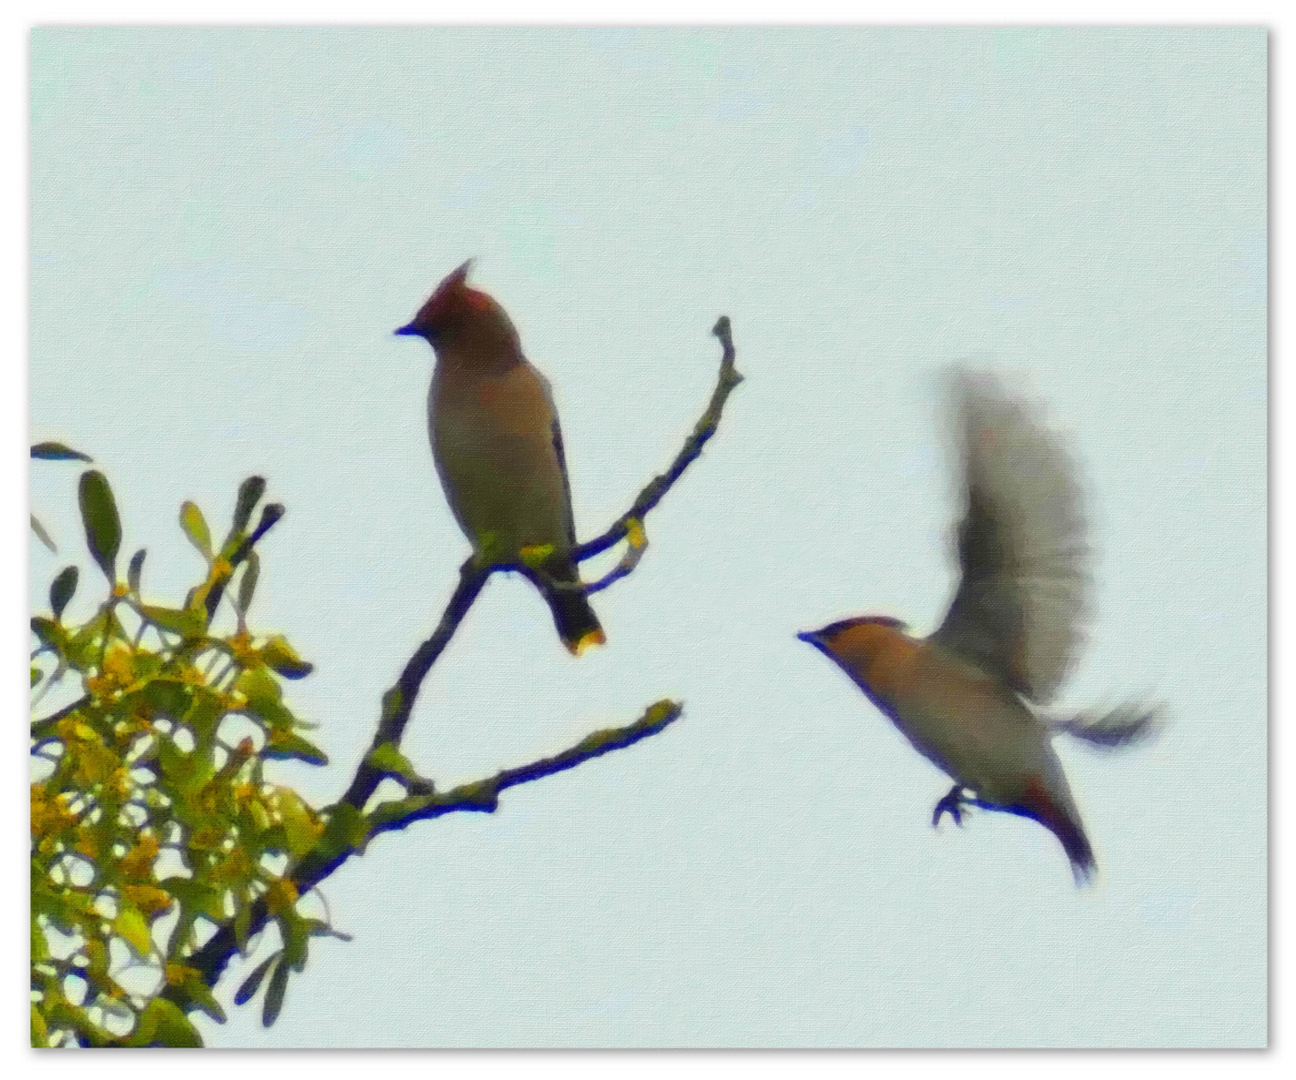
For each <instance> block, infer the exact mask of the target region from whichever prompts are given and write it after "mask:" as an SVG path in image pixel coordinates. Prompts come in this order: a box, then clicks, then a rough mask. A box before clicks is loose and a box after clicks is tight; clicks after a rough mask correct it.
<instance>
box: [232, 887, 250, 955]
mask: <svg viewBox="0 0 1296 1080" xmlns="http://www.w3.org/2000/svg"><path fill="white" fill-rule="evenodd" d="M251 930H252V905H251V904H249V903H248V902H247V901H246V900H244V901H243V902H241V903H239V905H238V910H236V911H235V912H234V943H235V944H236V945H237V946H238V951H239V952H240V953H242V954H243V955H244V956H246V955H247V951H248V934H249V933H251Z"/></svg>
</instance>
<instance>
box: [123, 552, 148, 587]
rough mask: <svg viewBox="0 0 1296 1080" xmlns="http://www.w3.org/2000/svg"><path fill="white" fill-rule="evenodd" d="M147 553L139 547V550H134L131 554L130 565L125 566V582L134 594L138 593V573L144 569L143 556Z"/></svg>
mask: <svg viewBox="0 0 1296 1080" xmlns="http://www.w3.org/2000/svg"><path fill="white" fill-rule="evenodd" d="M147 554H148V552H147V551H145V550H144V549H143V548H140V549H139V551H137V552H135V554H134V555H132V556H131V561H130V566H128V567H127V568H126V584H127V585H129V586H130V591H131V592H133V593H134V594H135V595H136V596H138V595H139V591H140V573H141V572H142V571H143V569H144V556H145V555H147Z"/></svg>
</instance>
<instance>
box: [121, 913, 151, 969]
mask: <svg viewBox="0 0 1296 1080" xmlns="http://www.w3.org/2000/svg"><path fill="white" fill-rule="evenodd" d="M117 903H118V906H119V908H120V910H119V911H118V912H117V917H116V918H115V919H113V932H114V933H115V934H116V935H117V936H118V937H120V938H121V939H122V940H123V941H125V942H126V944H127V945H129V946H130V947H131V948H132V949H134V950H135V952H136V954H137V955H138V956H139V958H140V959H141V960H145V959H147V958H148V957H149V956H150V955H151V954H152V952H153V935H152V934H150V933H149V928H148V920H147V919H145V918H144V913H143V912H142V911H140V909H139V908H137V907H136V906H135V905H134V904H132V903H130V902H128V901H126V900H123V899H118V901H117Z"/></svg>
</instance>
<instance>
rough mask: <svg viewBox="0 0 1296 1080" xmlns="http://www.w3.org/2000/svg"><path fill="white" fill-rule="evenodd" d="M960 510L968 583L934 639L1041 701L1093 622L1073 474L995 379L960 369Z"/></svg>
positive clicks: (1059, 450) (1049, 438) (1054, 443)
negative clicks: (1089, 619) (1087, 624)
mask: <svg viewBox="0 0 1296 1080" xmlns="http://www.w3.org/2000/svg"><path fill="white" fill-rule="evenodd" d="M954 396H955V403H956V408H957V412H958V416H959V426H960V431H961V437H962V451H963V473H964V482H965V500H966V505H965V512H964V517H963V520H962V522H961V523H960V525H959V529H958V557H959V563H960V569H961V572H962V577H961V580H960V582H959V586H958V590H957V592H956V593H955V595H954V600H953V602H952V603H951V605H950V609H949V613H948V614H947V615H946V617H945V621H944V622H943V623H942V624H941V626H940V628H939V629H938V630H937V631H936V633H935V634H933V635H932V639H933V640H934V641H936V642H937V643H939V644H940V645H942V646H944V647H945V648H948V649H950V650H952V651H954V652H956V653H959V654H960V655H962V656H964V657H965V658H967V659H969V660H971V661H972V662H973V663H975V664H976V665H977V666H978V667H981V668H982V669H983V670H985V671H987V672H989V673H991V674H993V675H995V676H996V677H998V678H1000V679H1002V680H1003V681H1004V682H1005V683H1006V684H1007V685H1008V686H1010V687H1011V688H1012V689H1013V690H1015V691H1016V692H1017V693H1019V694H1021V695H1022V696H1023V697H1025V698H1027V699H1029V700H1031V701H1034V702H1037V703H1039V704H1044V703H1047V702H1048V701H1049V700H1051V699H1052V697H1053V695H1054V694H1055V693H1056V692H1057V689H1058V687H1059V686H1060V685H1061V683H1062V681H1063V679H1064V678H1065V677H1066V674H1067V672H1068V670H1069V669H1070V666H1071V663H1072V661H1073V659H1074V656H1075V653H1076V649H1077V646H1078V644H1079V641H1080V638H1081V636H1082V634H1083V630H1084V624H1085V620H1086V617H1087V614H1088V594H1089V575H1088V562H1089V546H1088V544H1087V542H1086V540H1085V520H1084V513H1083V506H1082V500H1081V492H1080V488H1079V484H1078V482H1077V478H1076V471H1077V470H1076V466H1075V463H1074V462H1073V461H1072V460H1071V458H1070V456H1069V455H1068V454H1067V452H1066V451H1065V449H1064V448H1063V447H1062V446H1061V444H1060V442H1059V441H1058V439H1057V438H1056V436H1054V435H1053V434H1051V433H1050V432H1048V431H1047V430H1046V429H1045V428H1044V427H1043V426H1042V425H1041V424H1040V423H1039V421H1038V418H1036V417H1034V416H1032V415H1031V414H1030V412H1029V411H1028V409H1027V407H1026V406H1025V405H1024V404H1023V403H1021V402H1019V401H1015V400H1013V399H1012V398H1010V397H1008V396H1007V394H1006V393H1005V392H1004V389H1003V387H1002V385H1001V384H1000V383H999V381H998V380H997V379H995V378H994V377H993V376H991V375H988V374H982V373H971V372H966V371H962V370H959V371H956V373H955V377H954Z"/></svg>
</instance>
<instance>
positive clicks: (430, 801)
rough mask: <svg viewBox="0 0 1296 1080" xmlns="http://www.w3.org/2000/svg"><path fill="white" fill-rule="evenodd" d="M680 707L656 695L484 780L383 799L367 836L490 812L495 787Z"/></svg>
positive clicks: (648, 725)
mask: <svg viewBox="0 0 1296 1080" xmlns="http://www.w3.org/2000/svg"><path fill="white" fill-rule="evenodd" d="M683 711H684V707H683V706H682V705H681V704H679V702H675V701H659V702H657V703H656V704H655V705H650V706H649V707H648V709H647V711H646V712H645V713H644V714H643V716H642V717H640V718H639V719H638V720H636V721H635V722H634V723H633V724H629V725H627V726H625V727H619V728H608V729H605V730H603V731H595V732H592V733H590V734H589V735H586V736H585V738H583V739H582V740H581V741H580V742H578V743H577V744H576V745H575V746H573V747H571V748H570V749H567V750H564V751H563V752H562V753H561V754H555V755H554V756H553V757H549V758H541V759H540V760H539V761H533V762H531V763H530V764H529V765H522V766H520V767H519V768H516V769H502V770H501V771H499V772H497V773H496V774H495V775H494V776H492V777H490V778H489V779H486V780H478V781H477V782H475V783H472V784H461V785H460V786H459V787H457V788H453V789H452V790H450V791H447V792H444V793H441V794H434V795H416V796H412V797H410V798H407V799H398V800H396V801H394V802H389V803H383V804H382V805H380V806H377V807H375V808H374V810H373V812H372V813H371V814H369V820H370V822H372V825H371V826H370V829H369V835H370V836H371V837H373V836H377V835H378V834H379V833H384V832H391V831H392V830H393V829H404V828H405V827H406V826H408V825H411V824H413V823H414V822H416V821H422V820H424V819H426V818H434V817H442V816H443V815H445V814H454V813H460V812H464V811H467V812H476V813H487V814H489V813H493V812H494V811H495V808H496V807H497V806H498V805H499V795H500V792H502V791H505V790H507V789H508V788H511V787H516V786H517V785H518V784H529V783H531V782H532V781H534V780H539V779H541V778H542V777H545V776H553V774H554V773H560V772H564V771H566V770H567V769H574V768H575V767H576V766H577V765H580V764H582V763H584V762H586V761H589V760H591V759H593V758H596V757H599V756H601V755H603V754H607V753H610V752H611V751H613V750H620V749H622V748H624V747H627V746H633V745H634V744H635V743H637V742H639V741H640V740H641V739H646V738H648V737H649V736H651V735H656V734H657V732H659V731H661V730H663V729H664V728H666V727H669V726H670V725H671V724H673V723H674V722H675V721H676V720H678V719H679V718H680V716H681V715H682V714H683Z"/></svg>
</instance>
